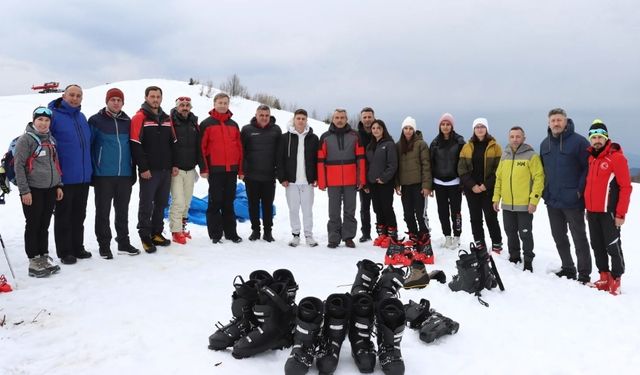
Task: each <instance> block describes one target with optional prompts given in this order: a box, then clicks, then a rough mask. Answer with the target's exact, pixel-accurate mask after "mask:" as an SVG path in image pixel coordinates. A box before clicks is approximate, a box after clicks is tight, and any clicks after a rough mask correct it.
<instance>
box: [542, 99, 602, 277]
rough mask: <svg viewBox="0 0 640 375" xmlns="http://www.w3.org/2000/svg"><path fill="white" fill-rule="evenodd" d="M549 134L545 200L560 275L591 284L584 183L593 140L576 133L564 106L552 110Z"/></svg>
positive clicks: (545, 147)
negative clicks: (571, 240) (590, 144)
mask: <svg viewBox="0 0 640 375" xmlns="http://www.w3.org/2000/svg"><path fill="white" fill-rule="evenodd" d="M548 118H549V129H548V130H547V137H546V138H545V139H544V140H543V141H542V143H541V144H540V157H541V158H542V165H543V166H544V177H545V179H544V189H543V191H542V199H544V203H545V204H546V205H547V214H548V215H549V225H550V226H551V235H552V237H553V240H554V242H555V243H556V248H557V249H558V254H559V255H560V260H561V261H562V269H560V270H559V271H558V272H556V276H558V277H566V278H567V279H571V280H575V279H576V277H577V278H578V281H579V282H580V283H582V284H587V283H589V281H590V279H591V276H590V275H591V267H592V266H591V252H590V250H589V241H588V240H587V232H586V229H585V223H584V199H583V193H584V185H585V181H586V178H587V169H588V167H589V164H588V157H589V154H588V152H587V148H588V147H589V141H587V139H586V138H585V137H583V136H582V135H580V134H578V133H576V132H575V126H574V125H573V121H572V120H571V119H570V118H568V117H567V113H566V112H565V110H564V109H562V108H554V109H552V110H550V111H549V116H548ZM567 227H568V228H569V230H571V238H572V239H573V244H574V245H575V249H576V256H577V261H578V262H577V263H578V267H577V270H576V266H575V263H574V262H573V258H572V256H571V243H570V242H569V237H568V236H567Z"/></svg>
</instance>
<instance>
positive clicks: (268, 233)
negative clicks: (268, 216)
mask: <svg viewBox="0 0 640 375" xmlns="http://www.w3.org/2000/svg"><path fill="white" fill-rule="evenodd" d="M262 239H263V240H265V241H267V242H273V241H275V238H273V235H272V234H271V229H265V230H264V234H263V235H262Z"/></svg>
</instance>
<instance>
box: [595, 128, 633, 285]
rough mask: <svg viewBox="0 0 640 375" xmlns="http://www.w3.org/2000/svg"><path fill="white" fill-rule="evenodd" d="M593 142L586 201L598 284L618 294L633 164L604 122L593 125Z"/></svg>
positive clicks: (622, 271)
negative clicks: (613, 138)
mask: <svg viewBox="0 0 640 375" xmlns="http://www.w3.org/2000/svg"><path fill="white" fill-rule="evenodd" d="M589 142H590V143H591V147H589V154H590V155H589V173H588V174H587V181H586V184H585V191H584V202H585V206H586V209H587V222H588V223H589V237H590V238H591V248H593V256H594V257H595V258H596V267H598V272H599V273H600V280H598V281H596V282H595V283H594V284H595V287H596V288H598V289H599V290H604V291H609V293H611V294H613V295H618V294H620V281H621V278H622V274H623V273H624V268H625V266H624V257H623V256H622V242H621V241H620V228H621V227H622V225H623V224H624V221H625V216H626V214H627V210H628V209H629V200H630V199H631V189H632V187H631V177H630V174H629V163H628V162H627V158H626V157H625V156H624V153H623V152H622V147H620V145H619V144H618V143H614V142H612V141H611V139H609V131H608V129H607V126H606V125H605V124H604V123H603V122H602V120H600V119H596V120H594V121H593V123H592V124H591V127H590V128H589ZM609 258H611V268H609Z"/></svg>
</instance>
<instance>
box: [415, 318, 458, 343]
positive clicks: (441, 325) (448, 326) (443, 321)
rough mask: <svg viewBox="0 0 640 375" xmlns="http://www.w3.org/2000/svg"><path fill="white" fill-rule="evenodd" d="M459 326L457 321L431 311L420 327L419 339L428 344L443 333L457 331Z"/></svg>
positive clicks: (447, 333)
mask: <svg viewBox="0 0 640 375" xmlns="http://www.w3.org/2000/svg"><path fill="white" fill-rule="evenodd" d="M459 328H460V324H458V322H455V321H453V320H452V319H451V318H447V317H446V316H443V315H442V314H440V313H439V312H436V311H432V312H431V315H430V316H429V317H428V318H427V320H426V321H425V322H424V324H422V327H421V328H420V340H422V341H424V342H426V343H428V344H429V343H432V342H433V341H435V340H436V339H437V338H439V337H442V336H444V335H453V334H455V333H457V332H458V329H459Z"/></svg>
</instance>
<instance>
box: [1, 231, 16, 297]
mask: <svg viewBox="0 0 640 375" xmlns="http://www.w3.org/2000/svg"><path fill="white" fill-rule="evenodd" d="M0 244H2V252H3V253H4V258H5V259H6V260H7V264H8V265H9V271H11V276H12V277H13V283H14V285H15V286H16V288H17V287H18V281H17V280H16V274H15V273H14V272H13V267H12V266H11V262H10V261H9V256H8V255H7V248H6V247H4V241H3V240H2V234H0Z"/></svg>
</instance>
